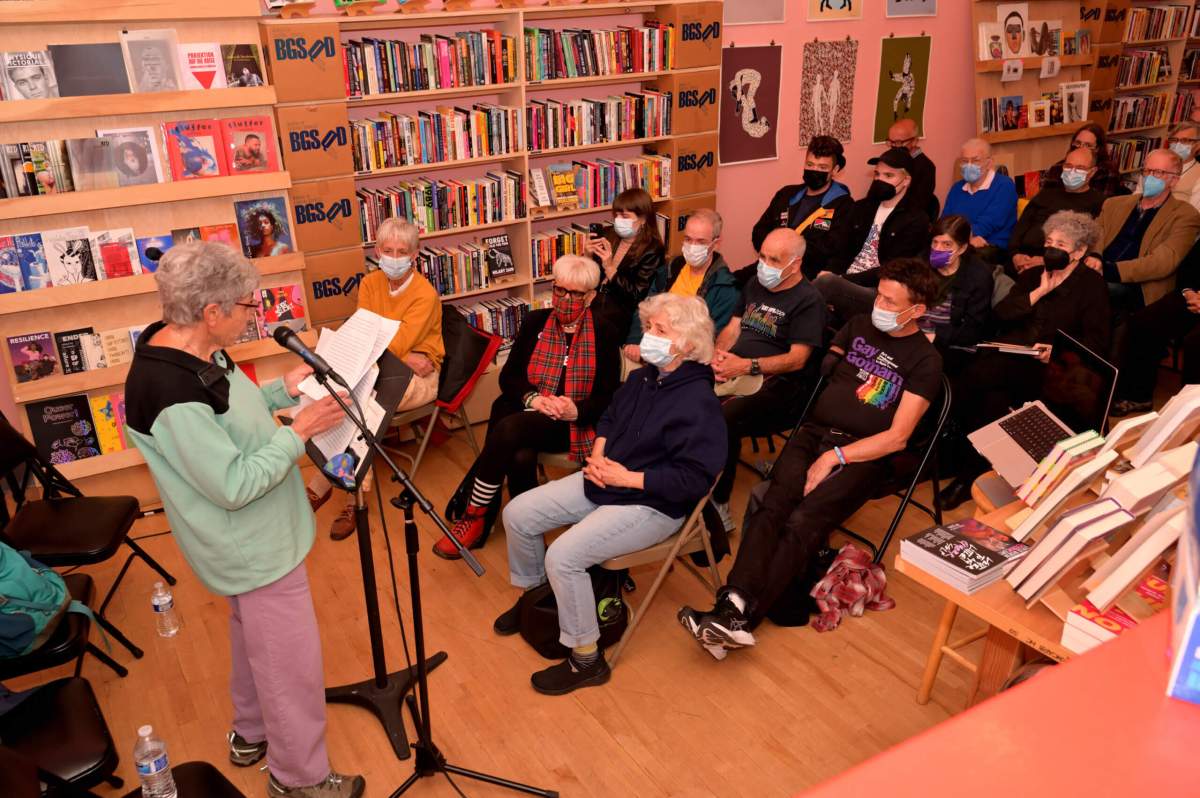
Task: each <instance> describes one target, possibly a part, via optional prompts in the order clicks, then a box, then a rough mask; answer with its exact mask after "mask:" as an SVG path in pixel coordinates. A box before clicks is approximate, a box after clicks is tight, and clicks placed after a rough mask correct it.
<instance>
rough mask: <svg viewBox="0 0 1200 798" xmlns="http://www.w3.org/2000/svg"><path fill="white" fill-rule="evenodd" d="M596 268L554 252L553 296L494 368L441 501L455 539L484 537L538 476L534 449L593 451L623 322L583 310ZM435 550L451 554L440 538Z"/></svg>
mask: <svg viewBox="0 0 1200 798" xmlns="http://www.w3.org/2000/svg"><path fill="white" fill-rule="evenodd" d="M599 282H600V267H599V266H598V265H597V264H596V262H595V261H593V260H592V259H591V258H585V257H582V256H580V255H563V256H562V257H561V258H559V259H558V260H557V261H555V262H554V288H553V298H554V305H553V307H551V308H547V309H540V310H534V311H532V312H530V314H529V315H528V316H527V317H526V318H525V321H524V322H523V323H522V324H521V329H520V331H519V332H518V333H517V337H516V340H515V341H513V345H512V349H511V350H510V351H509V353H508V360H507V361H506V362H505V364H504V368H503V369H502V370H501V371H500V396H499V397H497V398H496V401H495V402H493V403H492V415H491V418H490V419H489V421H488V434H487V441H486V442H485V443H484V445H483V451H482V452H480V454H479V457H478V458H476V460H475V463H474V464H473V465H472V466H471V469H470V470H469V471H468V472H467V475H466V477H465V478H464V479H463V481H462V484H461V485H459V487H458V490H457V491H456V492H455V494H454V497H453V498H452V499H451V500H450V504H449V506H448V507H447V508H446V516H447V517H448V518H450V519H451V520H454V521H455V522H456V523H455V524H454V527H453V529H451V533H452V534H453V535H455V536H456V537H457V538H458V539H459V541H460V542H462V544H463V545H464V546H467V547H469V548H479V547H480V546H482V545H483V544H484V542H485V541H486V540H487V537H488V534H490V532H491V528H492V524H493V523H494V522H495V519H496V515H497V514H498V513H499V507H500V487H501V486H502V485H503V484H504V481H505V479H507V480H508V492H509V495H510V496H514V497H515V496H518V495H519V494H521V493H524V492H525V491H527V490H529V489H530V488H532V487H534V486H535V485H537V458H538V454H540V453H542V452H566V453H568V454H569V455H570V456H571V459H573V460H575V461H576V462H578V463H583V462H584V460H586V459H587V457H588V455H589V454H591V451H592V442H593V440H595V437H596V431H595V426H596V422H597V421H599V420H600V414H601V413H603V412H604V408H606V407H608V403H609V401H610V400H611V399H612V395H613V391H615V390H616V389H617V386H618V385H619V384H620V382H621V361H620V343H621V337H622V331H621V330H618V329H617V328H616V327H615V326H613V325H612V324H610V323H608V322H606V321H604V320H602V319H600V318H598V317H597V316H596V315H595V314H594V313H593V312H592V307H591V305H592V300H593V299H595V297H596V286H597V285H598V284H599ZM433 551H434V554H437V555H438V556H439V557H444V558H446V559H456V558H457V557H458V556H459V555H458V550H457V549H456V548H455V547H454V545H453V544H452V543H451V542H450V541H449V540H446V539H445V538H443V539H441V540H439V541H438V542H437V543H436V544H435V545H434V548H433Z"/></svg>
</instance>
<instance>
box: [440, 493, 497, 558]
mask: <svg viewBox="0 0 1200 798" xmlns="http://www.w3.org/2000/svg"><path fill="white" fill-rule="evenodd" d="M486 521H487V508H486V507H480V506H479V505H477V504H468V505H467V511H466V512H465V513H463V517H462V518H461V519H460V520H458V521H456V522H455V524H454V526H452V527H450V534H451V535H454V537H455V539H456V540H458V542H459V543H461V544H463V545H464V546H466V547H467V548H468V549H479V548H483V543H484V541H485V540H487V536H486V535H485V534H484V526H485V524H486ZM433 553H434V554H436V555H437V556H439V557H441V558H442V559H443V560H458V559H461V557H460V555H459V553H458V548H457V547H455V545H454V544H453V543H451V542H450V541H448V540H446V538H445V537H443V538H442V539H441V540H439V541H438V542H437V543H435V544H433Z"/></svg>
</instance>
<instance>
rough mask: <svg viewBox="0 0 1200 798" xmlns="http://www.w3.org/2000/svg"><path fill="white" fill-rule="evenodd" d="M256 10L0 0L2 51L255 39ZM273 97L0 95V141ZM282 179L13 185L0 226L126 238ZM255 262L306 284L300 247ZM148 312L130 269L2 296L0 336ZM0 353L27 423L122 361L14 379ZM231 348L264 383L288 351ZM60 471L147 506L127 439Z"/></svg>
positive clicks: (203, 215) (264, 105) (197, 217)
mask: <svg viewBox="0 0 1200 798" xmlns="http://www.w3.org/2000/svg"><path fill="white" fill-rule="evenodd" d="M260 18H261V13H260V7H259V3H258V0H206V2H204V3H180V2H168V1H167V0H100V1H99V2H96V3H89V4H81V3H78V2H75V0H23V2H20V3H0V50H39V49H45V48H46V46H47V45H48V44H75V43H79V44H86V43H99V42H115V41H118V34H119V32H120V31H121V30H122V29H136V28H160V27H161V28H173V29H174V30H175V31H176V33H177V36H178V40H179V41H180V42H181V43H188V42H221V43H258V42H259V20H260ZM277 101H278V98H277V96H276V92H275V88H274V87H273V86H264V87H254V88H230V89H210V90H206V91H202V90H197V91H172V92H163V93H157V94H121V95H107V96H92V97H63V98H53V99H46V100H19V101H0V142H4V143H9V142H27V141H42V140H49V139H68V138H83V137H91V136H94V135H95V131H96V130H97V129H107V128H124V127H140V126H150V127H157V126H159V125H161V124H162V123H163V122H169V121H175V120H179V119H202V118H209V117H234V116H254V115H267V116H270V115H273V113H274V108H275V104H276V102H277ZM163 156H164V159H165V156H166V152H165V150H164V152H163ZM162 166H163V167H164V169H165V168H166V166H167V164H166V163H163V164H162ZM291 185H292V182H291V178H290V176H289V175H288V173H287V172H286V171H280V172H273V173H262V174H252V175H236V176H227V177H213V178H207V179H201V180H188V181H178V182H165V183H156V184H152V185H146V186H137V187H125V188H115V189H105V190H96V191H78V192H69V193H63V194H55V195H44V196H32V197H28V196H27V197H17V198H13V199H7V200H4V201H3V202H0V236H7V235H14V234H18V233H27V232H39V231H43V230H52V229H56V228H63V227H75V226H85V225H86V226H87V227H89V228H90V229H91V230H93V231H99V230H106V229H119V228H131V229H132V230H133V233H134V236H135V237H144V236H150V235H159V234H165V233H168V232H169V231H170V230H172V229H177V228H191V227H199V226H205V225H216V224H226V223H230V222H233V221H234V210H233V203H234V201H236V200H243V199H254V198H260V197H267V196H279V195H281V194H283V195H285V196H286V194H287V192H288V189H289V188H290V187H291ZM254 263H255V265H256V266H257V268H258V270H259V273H260V274H261V275H262V285H263V286H264V287H272V286H278V285H288V284H294V283H302V282H304V276H303V275H304V271H305V258H304V255H303V254H301V253H300V252H299V251H298V250H297V251H294V252H292V253H290V254H285V255H280V256H276V257H270V258H262V259H258V260H256V261H255V262H254ZM160 316H161V309H160V307H159V303H158V297H157V292H156V286H155V281H154V277H153V275H152V274H141V275H134V276H131V277H125V278H118V279H112V280H101V281H96V282H87V283H81V284H75V285H61V286H52V287H49V288H43V289H39V290H33V291H22V292H19V293H12V294H5V295H2V296H0V337H3V338H8V337H10V336H16V335H23V334H28V333H41V332H50V333H55V332H62V331H66V330H72V329H78V328H82V327H92V328H93V329H94V330H95V331H96V332H101V331H105V330H112V329H119V328H123V327H129V326H138V325H143V324H148V323H150V322H152V321H154V320H156V319H158V318H160ZM305 335H306V336H307V339H308V342H309V343H312V342H314V341H315V337H316V333H315V332H314V331H310V332H308V333H306V334H305ZM3 351H4V354H3V356H2V358H0V359H2V360H3V364H2V365H3V369H4V373H5V375H6V378H7V380H8V389H9V391H10V393H11V395H12V397H13V399H14V401H15V403H16V408H17V412H16V415H15V417H14V418H13V419H12V421H13V423H14V425H15V426H16V427H18V428H19V429H21V430H22V431H23V432H24V433H25V434H26V435H28V434H29V433H30V426H29V422H28V418H27V415H26V413H25V406H26V405H27V404H29V403H30V402H39V401H42V400H47V399H56V398H59V397H64V396H71V395H78V394H87V395H89V396H98V395H103V394H108V393H112V392H115V391H119V390H120V386H121V385H123V383H124V380H125V378H126V375H127V373H128V365H118V366H113V367H110V368H102V369H93V370H89V371H82V372H77V373H74V374H63V375H54V376H49V377H44V378H42V379H38V380H34V381H31V382H26V383H18V382H17V381H16V375H15V372H14V369H13V367H12V358H11V355H10V354H9V347H8V346H7V344H6V345H5V346H4V347H3ZM229 351H230V354H231V355H232V356H233V357H234V358H235V359H236V360H238V361H239V362H243V363H253V364H254V367H255V370H256V372H257V376H258V378H259V379H260V380H263V381H265V380H268V379H272V378H273V377H275V376H278V375H279V374H281V373H282V372H283V371H284V370H285V369H286V368H289V367H290V366H291V365H292V364H293V363H294V359H292V358H291V357H289V356H287V355H286V354H285V353H283V352H282V350H280V349H279V348H278V347H277V346H276V345H275V343H274V342H273V341H271V340H265V341H261V340H260V341H254V342H250V343H247V344H241V345H238V346H235V347H231V348H230V350H229ZM60 469H61V471H62V472H63V474H65V475H66V476H67V477H68V478H69V479H72V480H76V481H77V482H78V484H79V485H80V487H81V488H82V490H83V491H84V492H85V493H92V494H97V495H103V494H126V495H133V496H136V497H137V498H138V499H139V501H140V502H141V504H142V506H143V507H151V506H155V505H157V504H158V496H157V491H156V489H155V487H154V484H153V481H152V479H151V478H150V475H149V472H148V471H147V470H146V468H145V463H144V460H143V459H142V457H141V455H140V454H139V453H138V452H137V451H136V450H135V449H130V448H127V449H124V450H121V451H116V452H113V453H110V454H103V455H99V456H95V457H88V458H84V459H80V460H76V461H73V462H69V463H65V464H63V465H62V466H61V467H60Z"/></svg>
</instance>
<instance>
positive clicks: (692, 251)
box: [680, 244, 709, 266]
mask: <svg viewBox="0 0 1200 798" xmlns="http://www.w3.org/2000/svg"><path fill="white" fill-rule="evenodd" d="M680 250H681V251H682V253H683V259H684V260H685V261H687V265H688V266H700V265H701V264H703V263H705V262H706V261H707V260H708V251H709V248H708V247H706V246H704V245H703V244H684V245H683V246H682V247H680Z"/></svg>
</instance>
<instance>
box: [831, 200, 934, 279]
mask: <svg viewBox="0 0 1200 798" xmlns="http://www.w3.org/2000/svg"><path fill="white" fill-rule="evenodd" d="M878 209H879V201H878V200H873V199H868V198H863V199H860V200H857V201H856V202H855V203H854V205H852V206H851V207H850V211H849V213H845V214H843V215H842V217H841V218H840V219H839V220H838V221H836V222H834V225H833V231H832V232H831V233H830V243H831V245H832V247H831V252H830V256H829V261H828V263H827V264H826V265H825V267H824V269H823V270H824V271H830V272H833V273H834V274H845V273H846V269H848V268H850V264H851V263H853V262H854V259H855V258H856V257H857V256H858V253H859V252H860V251H861V250H862V247H863V243H864V242H865V241H866V240H867V234H868V233H870V232H871V225H872V224H874V223H875V211H877V210H878ZM929 240H930V235H929V217H928V216H926V215H925V211H923V210H919V209H918V208H917V206H915V205H913V204H912V203H911V202H910V201H909V198H908V196H907V195H906V196H905V197H904V199H903V200H902V201H901V202H900V204H899V205H897V206H896V208H895V209H894V210H893V211H892V212H891V214H890V215H889V216H888V218H887V219H886V220H885V221H884V223H883V229H882V230H880V231H879V265H880V266H882V265H883V264H885V263H887V262H888V261H889V260H892V259H893V258H917V257H925V256H926V255H927V254H928V252H929ZM875 271H877V270H874V269H873V270H872V271H870V272H860V273H859V274H855V275H853V276H851V277H849V278H847V279H849V280H852V281H853V282H855V283H859V284H860V285H875V283H876V282H877V281H878V279H879V275H878V274H874V272H875Z"/></svg>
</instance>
